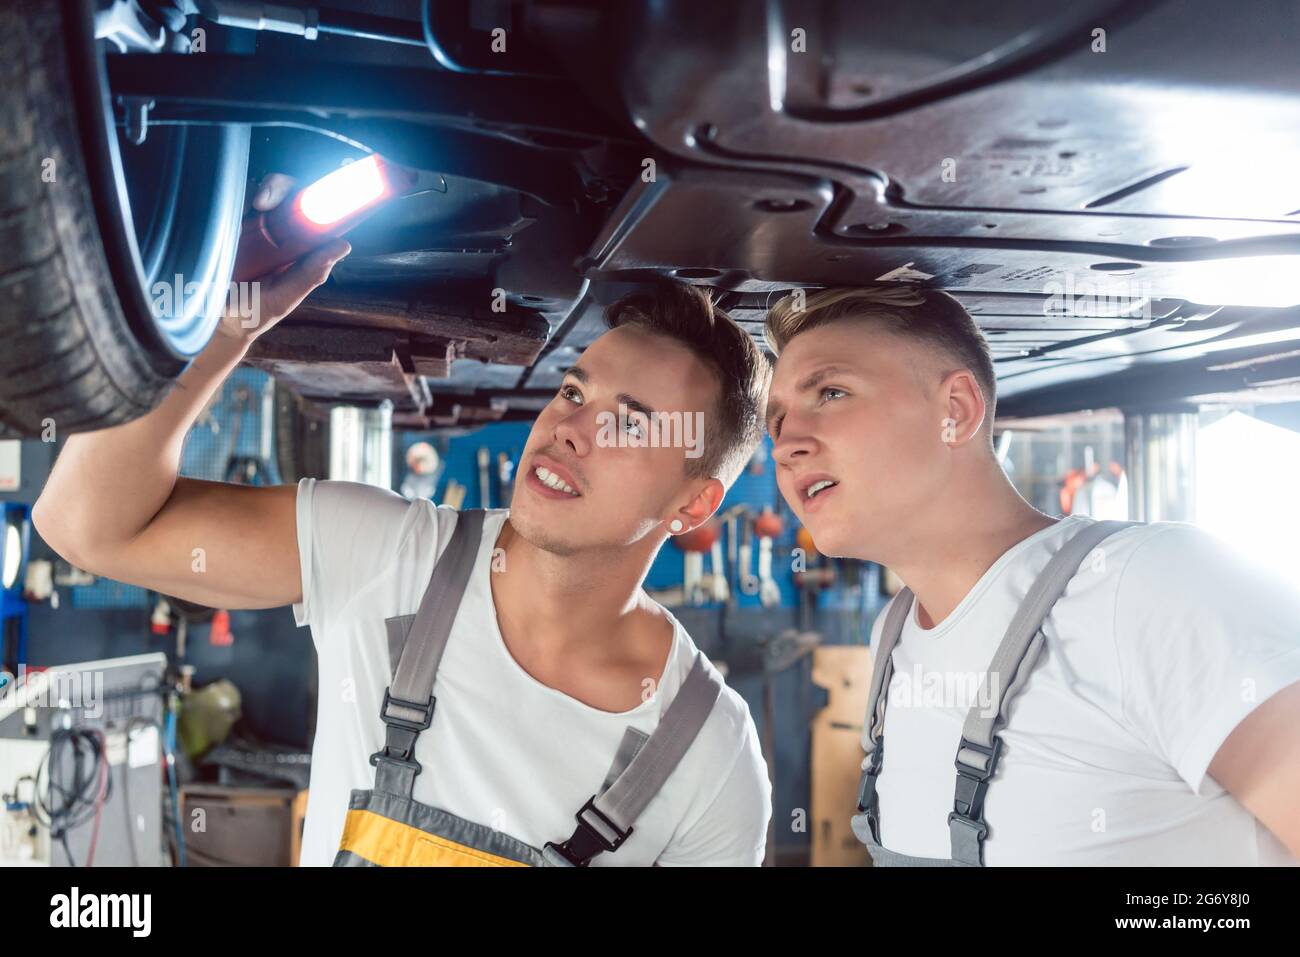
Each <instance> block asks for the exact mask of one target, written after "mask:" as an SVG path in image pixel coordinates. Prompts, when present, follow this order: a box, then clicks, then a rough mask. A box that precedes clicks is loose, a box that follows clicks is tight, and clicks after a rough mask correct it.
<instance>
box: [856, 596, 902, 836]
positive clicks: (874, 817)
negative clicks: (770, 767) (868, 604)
mask: <svg viewBox="0 0 1300 957" xmlns="http://www.w3.org/2000/svg"><path fill="white" fill-rule="evenodd" d="M911 611H912V590H911V589H910V588H908V587H907V586H903V587H902V588H901V589H899V591H898V594H896V595H895V596H894V600H893V602H892V603H891V604H890V606H889V610H888V611H887V612H886V613H885V624H884V625H883V626H882V627H881V629H880V640H879V641H877V642H876V647H875V649H874V650H873V652H872V654H873V655H875V664H874V666H873V667H872V671H871V692H870V694H868V696H867V714H866V717H865V719H864V721H863V728H862V749H863V750H864V751H865V752H866V753H867V756H866V757H865V758H864V759H863V761H862V774H861V775H860V776H859V777H858V805H857V807H858V811H859V813H862V814H865V815H866V816H867V825H868V826H869V827H870V828H871V835H872V838H873V839H874V840H875V841H876V842H877V843H879V841H880V814H879V810H878V808H877V806H876V804H877V802H876V780H877V779H878V778H879V777H880V768H881V764H882V762H883V761H884V759H885V729H884V725H885V708H886V706H887V705H888V704H889V683H890V681H891V680H893V677H894V648H895V647H896V646H897V645H898V639H899V637H900V636H901V635H902V634H903V624H904V623H905V622H906V621H907V616H908V615H909V614H911Z"/></svg>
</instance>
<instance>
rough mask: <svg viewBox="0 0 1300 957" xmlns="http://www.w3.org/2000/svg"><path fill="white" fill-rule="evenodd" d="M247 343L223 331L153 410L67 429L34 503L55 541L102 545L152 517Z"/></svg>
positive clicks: (67, 549) (87, 551)
mask: <svg viewBox="0 0 1300 957" xmlns="http://www.w3.org/2000/svg"><path fill="white" fill-rule="evenodd" d="M247 349H248V345H247V343H246V342H244V341H240V340H237V339H235V338H233V337H231V336H228V335H225V334H223V333H221V332H220V331H219V332H217V334H216V335H214V336H213V338H212V340H211V342H209V344H208V345H207V347H206V348H205V349H204V350H203V351H202V352H201V353H200V354H199V355H198V356H196V357H195V359H194V361H193V362H191V363H190V366H189V368H187V369H186V370H185V372H183V373H182V374H181V376H180V378H179V379H178V380H177V382H176V384H175V386H174V387H173V388H172V390H171V392H170V393H169V394H168V395H167V397H166V398H165V399H164V400H163V401H162V403H161V404H160V405H159V406H158V407H157V408H156V409H154V410H153V411H152V412H150V413H148V414H147V415H144V416H141V417H140V418H138V419H135V420H133V421H131V422H127V423H126V424H124V425H118V426H114V427H112V428H108V429H102V430H100V431H97V432H86V433H81V434H79V435H73V436H69V438H68V440H67V442H66V444H65V446H64V449H63V451H62V453H61V454H60V455H59V457H58V460H57V461H56V462H55V463H54V468H53V469H52V470H51V472H50V476H49V479H48V481H47V482H46V483H45V489H44V491H42V493H41V497H40V498H39V499H38V500H37V502H36V506H35V508H34V510H33V519H34V521H35V524H36V526H37V529H38V531H40V533H41V535H42V536H43V537H45V539H46V540H47V541H48V542H49V543H50V545H51V547H53V548H54V549H55V550H56V551H59V552H61V553H63V554H65V557H70V555H69V553H70V554H73V555H93V554H95V553H104V552H106V551H111V549H113V548H114V547H115V546H118V545H120V544H121V543H123V542H126V541H129V540H130V539H131V538H133V537H134V536H135V535H136V534H138V533H139V532H140V530H141V529H143V528H145V527H146V526H147V525H148V524H149V522H150V520H151V519H152V518H153V517H154V516H155V515H156V514H157V513H158V511H159V510H160V509H161V508H162V507H163V505H164V504H165V503H166V502H167V499H168V497H169V496H170V495H171V494H172V490H173V489H174V488H175V485H176V476H177V473H178V471H179V469H180V459H181V450H182V448H183V446H184V442H185V436H186V434H187V433H188V432H189V430H190V428H191V427H192V426H193V425H194V421H195V419H197V418H198V416H199V413H200V412H202V410H203V408H204V406H205V405H207V403H208V401H209V400H210V399H211V397H212V395H213V393H215V392H216V390H217V389H218V388H219V387H220V386H221V384H222V383H223V382H224V381H225V380H226V379H227V378H228V377H229V375H230V373H231V372H232V371H233V370H234V369H235V367H236V366H237V365H238V364H239V362H240V360H241V359H242V358H243V356H244V354H245V352H247ZM56 425H57V423H56Z"/></svg>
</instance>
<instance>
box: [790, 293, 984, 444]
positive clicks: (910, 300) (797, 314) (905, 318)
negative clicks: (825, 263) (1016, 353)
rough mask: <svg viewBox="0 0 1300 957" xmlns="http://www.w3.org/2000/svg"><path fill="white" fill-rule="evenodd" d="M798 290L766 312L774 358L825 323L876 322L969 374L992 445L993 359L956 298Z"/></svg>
mask: <svg viewBox="0 0 1300 957" xmlns="http://www.w3.org/2000/svg"><path fill="white" fill-rule="evenodd" d="M801 292H802V290H798V291H796V292H794V293H791V294H790V295H788V296H786V297H785V298H784V299H782V300H781V301H780V302H778V303H777V304H776V305H775V306H773V307H772V309H771V310H769V312H768V314H767V322H766V329H765V332H766V335H767V343H768V346H769V347H770V348H771V350H772V352H773V353H775V354H776V355H778V356H779V355H780V354H781V351H782V350H783V349H785V347H786V346H787V345H789V343H790V340H791V339H793V338H794V337H795V336H797V335H799V334H800V333H803V332H807V331H808V330H809V329H816V328H817V327H818V326H824V325H826V324H828V323H831V322H842V321H846V320H852V321H855V322H877V323H879V324H880V326H881V328H883V329H884V330H886V331H887V332H892V333H894V334H895V335H898V336H902V337H903V338H905V339H910V340H912V341H914V342H918V343H920V344H921V345H922V346H924V347H925V348H928V349H931V350H934V351H936V352H940V353H942V354H943V355H944V356H945V357H947V358H949V359H951V360H953V361H955V362H957V363H959V364H960V365H961V366H962V367H963V368H966V369H968V370H970V373H971V374H972V375H973V376H974V377H975V381H976V382H977V383H978V384H979V387H980V392H981V393H983V395H984V405H985V419H984V423H985V425H986V426H987V430H988V435H989V441H990V443H991V442H992V439H993V417H994V415H995V413H996V407H997V373H996V372H995V371H994V368H993V357H992V355H990V353H989V346H988V342H987V341H986V340H985V338H984V335H983V333H981V332H980V330H979V326H977V325H976V324H975V320H974V319H972V318H971V316H970V313H968V312H967V311H966V310H965V309H963V308H962V305H961V303H959V302H958V301H957V300H956V299H954V298H953V297H952V296H950V295H948V294H947V293H946V292H940V291H939V290H937V289H922V288H918V287H917V286H914V285H910V284H906V283H873V284H869V285H865V286H835V287H830V288H827V289H822V290H820V291H818V292H814V293H805V294H804V295H803V296H802V297H801V296H800V293H801ZM801 298H802V299H803V301H802V302H800V299H801Z"/></svg>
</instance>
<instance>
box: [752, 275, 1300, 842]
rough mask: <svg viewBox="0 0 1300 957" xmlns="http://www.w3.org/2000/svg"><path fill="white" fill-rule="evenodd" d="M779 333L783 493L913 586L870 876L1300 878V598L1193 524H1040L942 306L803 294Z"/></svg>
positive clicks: (885, 645)
mask: <svg viewBox="0 0 1300 957" xmlns="http://www.w3.org/2000/svg"><path fill="white" fill-rule="evenodd" d="M767 335H768V341H769V343H770V345H771V347H772V350H773V351H774V352H775V353H777V354H778V360H777V364H776V371H775V375H774V378H773V383H772V388H771V391H770V393H769V401H768V410H767V421H768V427H769V431H770V433H771V435H772V438H773V441H774V458H775V460H776V462H777V479H778V484H779V486H780V488H781V492H782V494H783V495H784V496H785V498H786V500H787V501H788V502H789V503H790V506H791V507H792V508H793V509H794V511H795V513H796V514H797V515H798V517H799V519H800V520H801V521H802V522H803V523H804V524H805V525H806V526H807V527H808V529H809V530H810V532H811V533H812V536H813V539H814V541H815V543H816V546H817V548H818V550H819V551H821V552H823V553H824V554H827V555H832V556H845V557H852V558H859V559H865V560H869V561H873V562H878V563H880V564H882V565H886V566H888V567H890V568H891V569H893V571H895V572H896V573H897V574H898V576H899V578H901V580H902V581H903V582H905V583H906V586H907V587H906V588H905V589H903V590H902V591H900V592H899V594H898V595H896V596H895V597H894V598H893V599H892V600H891V602H890V603H889V605H888V606H887V607H886V609H885V610H884V611H882V613H881V614H880V616H879V617H878V619H877V621H876V623H875V626H874V628H873V630H872V638H871V640H872V646H873V649H874V650H875V652H876V655H875V657H876V665H875V674H874V677H873V683H872V706H871V707H870V708H869V710H868V714H867V716H866V720H865V722H864V731H863V746H864V750H865V751H867V755H868V756H867V758H866V760H865V761H864V762H863V769H864V774H863V777H862V781H861V784H860V789H859V801H858V814H857V815H856V816H855V817H854V819H853V825H854V830H855V832H856V833H857V834H858V836H859V838H860V839H861V840H863V842H864V843H865V844H867V846H868V848H869V849H870V850H871V853H872V856H873V858H874V859H875V862H876V863H877V865H880V864H886V865H911V866H935V865H971V866H981V865H1002V864H1090V865H1126V864H1155V865H1162V864H1165V865H1169V864H1197V865H1256V864H1294V863H1296V855H1298V854H1300V814H1297V812H1296V798H1295V795H1296V794H1297V793H1300V594H1297V592H1296V591H1295V590H1294V589H1292V588H1290V587H1289V586H1288V585H1286V584H1284V583H1283V582H1282V581H1281V580H1280V579H1277V578H1274V577H1272V576H1271V575H1270V574H1269V573H1268V572H1267V571H1266V570H1263V569H1257V568H1254V567H1251V566H1250V565H1248V564H1245V563H1243V562H1242V561H1241V560H1239V559H1237V558H1235V557H1233V556H1231V555H1230V554H1228V553H1226V552H1225V551H1224V549H1223V547H1222V546H1221V545H1220V544H1219V543H1218V542H1217V541H1216V540H1215V539H1213V538H1212V537H1211V536H1209V535H1208V534H1207V533H1205V532H1203V531H1201V530H1199V529H1198V528H1196V527H1195V526H1194V525H1190V524H1184V523H1168V522H1162V523H1153V524H1148V525H1142V524H1137V523H1132V524H1121V525H1107V524H1104V523H1098V522H1094V521H1092V520H1091V519H1088V518H1085V517H1082V516H1069V517H1066V518H1056V517H1053V516H1049V515H1046V514H1044V513H1042V512H1040V511H1038V510H1037V509H1035V508H1033V507H1032V506H1031V505H1030V504H1029V503H1028V502H1026V501H1025V500H1024V499H1023V498H1022V497H1021V496H1020V495H1019V494H1018V493H1017V491H1016V489H1015V488H1014V487H1013V486H1012V484H1011V482H1010V481H1009V480H1008V478H1007V476H1006V474H1005V473H1004V471H1003V469H1002V467H1001V464H1000V463H999V461H998V459H997V457H996V455H995V453H994V448H993V442H992V431H993V417H994V409H995V403H996V376H995V372H994V366H993V362H992V361H991V358H990V355H989V352H988V348H987V344H986V343H985V341H984V339H983V336H982V335H981V334H980V332H979V329H978V327H977V326H976V324H975V322H974V320H973V319H972V318H971V317H970V316H969V315H968V314H967V313H966V312H965V310H964V309H963V308H962V307H961V305H960V304H959V303H958V302H957V301H956V300H955V299H953V298H952V297H951V296H949V295H946V294H945V293H942V292H938V291H933V290H927V289H922V288H917V287H913V286H908V285H902V284H897V285H888V284H879V285H874V286H868V287H862V288H840V289H828V290H824V291H821V292H818V293H815V294H812V295H806V296H805V295H800V296H798V297H795V296H792V297H789V298H787V299H785V300H783V301H782V302H781V303H780V304H778V305H777V306H776V308H774V309H773V310H772V311H771V313H770V315H769V317H768V321H767ZM934 689H941V690H940V691H939V693H937V694H932V693H931V692H932V691H934ZM886 731H887V732H888V734H886V733H885V732H886ZM886 739H888V742H889V746H888V748H885V747H884V742H885V740H886ZM954 764H955V765H956V767H954Z"/></svg>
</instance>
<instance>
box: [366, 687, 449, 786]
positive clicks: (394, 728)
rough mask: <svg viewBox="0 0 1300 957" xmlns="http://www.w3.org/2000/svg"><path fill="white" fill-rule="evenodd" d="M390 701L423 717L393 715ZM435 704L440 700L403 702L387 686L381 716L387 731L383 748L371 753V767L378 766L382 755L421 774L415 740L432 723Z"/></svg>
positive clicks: (380, 710) (380, 711)
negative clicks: (414, 719) (390, 711)
mask: <svg viewBox="0 0 1300 957" xmlns="http://www.w3.org/2000/svg"><path fill="white" fill-rule="evenodd" d="M390 704H397V705H399V706H401V707H403V708H410V709H411V710H413V711H419V712H420V715H421V718H420V720H419V721H412V720H410V719H409V718H400V717H398V716H396V715H390V714H389V713H388V706H389V705H390ZM435 704H437V699H436V698H432V697H431V698H430V699H429V700H428V701H427V702H416V701H403V700H402V699H401V698H394V697H393V696H392V695H391V694H390V692H389V689H387V688H385V689H384V703H383V705H382V706H381V707H380V709H379V716H380V717H381V718H382V719H383V721H384V724H385V726H386V727H387V731H386V734H385V741H384V746H383V748H381V749H380V750H378V751H376V752H375V753H374V754H372V755H371V756H370V765H371V767H373V766H374V765H375V762H376V761H377V760H378V759H379V758H384V759H385V760H387V761H390V762H392V763H393V764H400V765H402V766H404V767H409V768H413V769H414V770H415V773H416V774H419V773H420V765H419V763H418V762H417V761H415V760H414V756H415V739H416V738H417V737H419V735H420V732H421V731H424V730H426V729H428V727H429V726H430V725H431V724H433V708H434V705H435Z"/></svg>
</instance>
